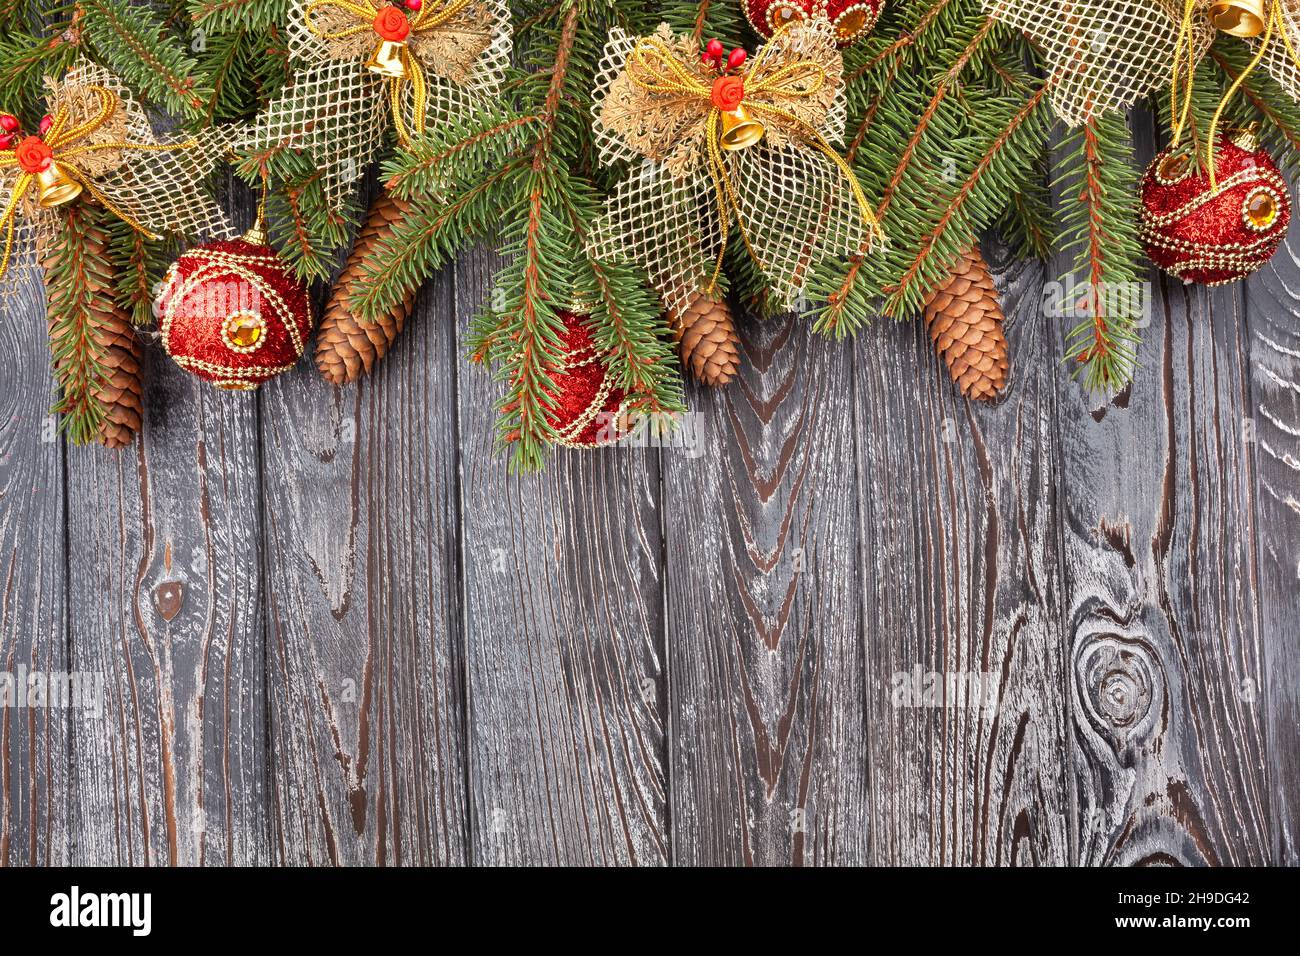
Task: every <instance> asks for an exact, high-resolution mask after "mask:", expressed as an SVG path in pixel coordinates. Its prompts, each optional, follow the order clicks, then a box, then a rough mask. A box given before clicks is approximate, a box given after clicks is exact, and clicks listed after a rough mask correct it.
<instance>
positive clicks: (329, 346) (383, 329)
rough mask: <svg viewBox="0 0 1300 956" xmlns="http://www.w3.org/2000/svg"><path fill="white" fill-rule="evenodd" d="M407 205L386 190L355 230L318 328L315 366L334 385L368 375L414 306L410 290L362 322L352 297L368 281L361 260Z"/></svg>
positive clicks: (369, 252) (390, 230) (404, 210)
mask: <svg viewBox="0 0 1300 956" xmlns="http://www.w3.org/2000/svg"><path fill="white" fill-rule="evenodd" d="M409 208H410V207H409V205H408V204H407V203H406V202H404V201H402V200H401V199H398V198H397V197H396V196H394V195H393V194H392V193H390V192H388V191H387V190H384V191H383V192H381V193H380V194H379V195H378V196H377V197H376V198H375V201H374V202H373V203H372V204H371V206H370V213H369V215H367V216H366V221H365V224H364V225H362V227H361V231H360V232H359V233H358V234H357V241H356V245H354V246H353V247H352V254H351V255H350V256H348V261H347V265H345V266H344V267H343V271H342V273H340V274H339V278H338V281H337V282H336V283H335V284H334V289H333V291H332V293H331V294H330V300H329V302H328V303H327V304H326V305H325V314H324V317H323V318H322V319H321V323H320V328H319V329H318V330H317V332H316V367H317V368H318V369H320V373H321V375H323V376H324V377H325V379H326V380H327V381H330V382H333V383H334V384H335V385H346V384H348V383H349V382H355V381H356V380H357V379H358V378H360V377H361V373H362V372H365V373H366V374H367V375H368V374H370V372H371V370H372V369H374V367H375V365H376V363H378V362H379V360H380V359H382V358H383V357H384V355H385V354H386V353H387V352H388V349H389V347H390V346H391V345H392V344H393V341H394V340H395V339H396V338H397V335H398V333H399V332H401V331H402V326H404V325H405V324H406V318H407V316H409V315H410V314H411V309H413V308H414V307H415V293H414V292H412V293H411V294H410V295H409V296H407V298H406V300H405V301H404V302H402V303H401V304H400V305H398V306H397V307H396V308H395V309H393V311H392V312H390V313H388V314H387V315H384V316H380V317H379V318H378V319H377V320H376V321H374V322H363V321H362V320H361V319H359V318H357V316H356V315H354V314H353V312H352V308H351V306H350V304H349V302H348V297H349V295H350V294H351V291H352V288H353V286H354V284H356V283H359V282H364V281H365V280H364V277H363V275H362V269H363V265H364V264H365V263H366V262H367V260H369V259H370V258H371V257H372V256H373V255H374V254H375V251H376V247H377V246H378V244H379V242H380V241H381V240H382V239H383V238H384V237H385V236H387V235H388V234H389V233H390V232H392V230H393V226H395V225H396V224H397V223H398V222H399V221H400V220H401V218H402V217H403V216H404V215H406V212H407V210H408V209H409Z"/></svg>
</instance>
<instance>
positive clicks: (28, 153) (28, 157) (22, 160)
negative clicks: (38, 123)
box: [15, 136, 54, 175]
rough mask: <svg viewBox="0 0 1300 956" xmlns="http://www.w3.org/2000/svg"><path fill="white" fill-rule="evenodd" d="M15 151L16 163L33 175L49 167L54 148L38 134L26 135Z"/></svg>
mask: <svg viewBox="0 0 1300 956" xmlns="http://www.w3.org/2000/svg"><path fill="white" fill-rule="evenodd" d="M15 153H16V155H17V157H18V165H19V166H21V167H22V168H23V169H24V170H25V171H26V172H29V173H31V174H33V175H35V174H36V173H39V172H43V171H44V170H46V169H49V167H50V161H51V160H52V159H54V150H52V149H50V147H49V144H48V143H46V142H45V140H43V139H41V138H40V137H39V136H28V137H27V138H26V139H25V140H23V141H22V142H21V143H19V144H18V149H17V150H15Z"/></svg>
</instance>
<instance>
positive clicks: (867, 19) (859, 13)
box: [741, 0, 885, 46]
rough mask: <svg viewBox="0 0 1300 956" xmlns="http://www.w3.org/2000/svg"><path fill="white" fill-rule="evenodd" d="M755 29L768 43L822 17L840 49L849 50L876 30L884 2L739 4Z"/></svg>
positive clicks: (765, 0) (748, 0)
mask: <svg viewBox="0 0 1300 956" xmlns="http://www.w3.org/2000/svg"><path fill="white" fill-rule="evenodd" d="M741 3H742V5H743V6H744V8H745V17H746V18H747V19H748V20H749V22H750V23H751V24H752V25H753V27H754V29H755V30H757V31H758V32H759V33H761V34H762V35H763V36H764V37H766V38H768V39H771V38H772V34H774V33H776V31H777V30H779V29H781V28H782V27H783V26H786V25H787V24H790V23H793V22H794V21H796V20H803V19H805V18H807V17H817V16H820V17H825V18H826V19H827V20H829V21H830V22H831V25H832V26H834V27H835V37H836V40H837V41H838V42H839V45H840V46H850V45H852V44H854V43H856V42H857V41H858V40H861V39H862V38H863V37H864V36H866V35H867V34H868V33H870V32H871V31H872V30H873V29H875V26H876V21H877V20H879V19H880V13H881V11H882V10H883V9H884V7H885V0H741Z"/></svg>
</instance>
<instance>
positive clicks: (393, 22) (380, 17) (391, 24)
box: [374, 6, 411, 43]
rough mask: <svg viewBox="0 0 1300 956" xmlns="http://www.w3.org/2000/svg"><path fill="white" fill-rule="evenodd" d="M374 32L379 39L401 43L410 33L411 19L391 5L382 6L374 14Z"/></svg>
mask: <svg viewBox="0 0 1300 956" xmlns="http://www.w3.org/2000/svg"><path fill="white" fill-rule="evenodd" d="M374 27H375V32H376V33H378V34H379V36H380V38H381V39H384V40H390V41H392V42H393V43H401V42H402V41H403V40H405V39H406V38H407V37H408V36H410V34H411V21H409V20H407V19H406V14H405V13H403V12H402V11H401V10H400V9H398V8H397V7H393V6H388V7H383V8H381V9H380V11H379V13H377V14H375V22H374Z"/></svg>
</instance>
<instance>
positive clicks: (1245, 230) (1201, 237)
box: [1142, 136, 1291, 285]
mask: <svg viewBox="0 0 1300 956" xmlns="http://www.w3.org/2000/svg"><path fill="white" fill-rule="evenodd" d="M1215 176H1216V185H1215V187H1214V188H1213V189H1211V188H1210V177H1209V174H1208V172H1205V171H1201V170H1198V169H1197V166H1196V158H1195V156H1194V155H1193V153H1192V151H1191V148H1190V147H1188V146H1182V147H1179V148H1178V149H1168V150H1165V151H1164V152H1163V153H1161V154H1160V155H1159V156H1157V157H1156V158H1155V160H1154V162H1152V163H1151V165H1150V166H1149V167H1148V168H1147V171H1146V176H1145V177H1144V178H1143V180H1142V242H1143V245H1145V246H1146V253H1147V257H1148V258H1149V259H1150V260H1151V261H1152V262H1154V263H1155V264H1156V265H1158V266H1159V267H1160V268H1161V269H1163V270H1164V271H1165V272H1167V273H1169V274H1170V275H1172V276H1177V277H1178V278H1180V279H1183V280H1185V281H1187V282H1199V283H1202V284H1204V285H1221V284H1223V283H1225V282H1235V281H1236V280H1238V279H1243V278H1245V277H1246V276H1248V275H1250V274H1251V273H1252V272H1254V271H1255V270H1256V269H1258V268H1259V267H1260V266H1262V265H1263V264H1264V263H1266V262H1268V260H1269V259H1270V258H1271V257H1272V255H1273V253H1274V252H1276V251H1277V247H1278V246H1279V245H1280V244H1281V243H1282V238H1283V236H1285V235H1286V227H1287V224H1288V223H1289V222H1290V221H1291V199H1290V196H1289V195H1288V194H1287V185H1286V180H1284V179H1283V178H1282V174H1281V173H1279V172H1278V169H1277V165H1276V164H1275V163H1274V162H1273V159H1272V157H1270V156H1269V155H1268V153H1266V152H1265V151H1264V150H1262V149H1257V148H1256V146H1255V143H1254V142H1252V141H1251V139H1250V138H1249V137H1246V136H1238V137H1236V138H1235V141H1234V138H1230V137H1226V136H1225V137H1223V138H1222V139H1220V140H1219V144H1218V149H1217V151H1216V152H1215Z"/></svg>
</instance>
